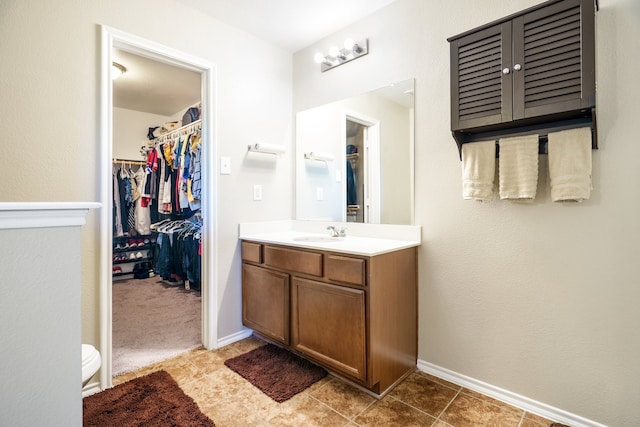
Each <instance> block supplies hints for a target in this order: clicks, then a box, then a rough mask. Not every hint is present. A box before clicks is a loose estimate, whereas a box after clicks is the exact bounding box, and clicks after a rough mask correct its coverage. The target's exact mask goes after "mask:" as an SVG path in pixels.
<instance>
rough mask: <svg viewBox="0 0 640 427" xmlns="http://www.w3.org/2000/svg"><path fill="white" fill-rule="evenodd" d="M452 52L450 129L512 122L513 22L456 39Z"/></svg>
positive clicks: (452, 45) (453, 42) (451, 46)
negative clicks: (505, 71)
mask: <svg viewBox="0 0 640 427" xmlns="http://www.w3.org/2000/svg"><path fill="white" fill-rule="evenodd" d="M450 49H451V130H464V129H470V128H476V127H482V126H488V125H494V124H497V123H504V122H508V121H511V118H512V78H511V22H505V23H502V24H497V25H495V26H493V27H490V28H486V29H484V30H481V31H477V32H475V33H472V34H469V35H467V36H464V37H461V38H459V39H456V40H453V41H452V42H451V44H450ZM503 69H508V70H509V71H508V74H504V73H503Z"/></svg>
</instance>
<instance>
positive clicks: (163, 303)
mask: <svg viewBox="0 0 640 427" xmlns="http://www.w3.org/2000/svg"><path fill="white" fill-rule="evenodd" d="M112 289H113V303H112V305H113V323H112V324H113V361H112V363H113V364H112V375H113V376H117V375H120V374H124V373H126V372H131V371H134V370H136V369H139V368H142V367H144V366H148V365H151V364H153V363H156V362H159V361H161V360H165V359H168V358H170V357H173V356H177V355H178V354H181V353H184V352H187V351H189V350H193V349H194V348H198V347H200V346H201V345H202V337H201V332H200V331H201V327H200V325H201V320H200V319H201V312H202V303H201V297H200V292H199V291H195V290H191V291H189V290H185V289H184V287H183V286H172V285H169V284H166V283H164V282H163V281H162V280H161V279H160V278H159V277H152V278H149V279H142V280H135V279H131V280H122V281H114V282H113V288H112Z"/></svg>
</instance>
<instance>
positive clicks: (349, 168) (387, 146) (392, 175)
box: [296, 79, 414, 224]
mask: <svg viewBox="0 0 640 427" xmlns="http://www.w3.org/2000/svg"><path fill="white" fill-rule="evenodd" d="M413 92H414V81H413V79H409V80H405V81H403V82H399V83H396V84H393V85H389V86H385V87H383V88H380V89H377V90H374V91H372V92H368V93H366V94H363V95H359V96H355V97H352V98H348V99H345V100H342V101H338V102H334V103H331V104H327V105H323V106H320V107H316V108H312V109H309V110H305V111H301V112H299V113H297V115H296V219H299V220H322V221H345V222H367V223H381V224H413V197H414V194H413V188H414V166H413V165H414V164H413V113H414V102H413V99H414V97H413ZM310 153H322V154H323V155H324V156H323V158H322V159H314V158H311V156H309V154H310ZM305 154H306V155H305Z"/></svg>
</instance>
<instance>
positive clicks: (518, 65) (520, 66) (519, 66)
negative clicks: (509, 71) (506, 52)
mask: <svg viewBox="0 0 640 427" xmlns="http://www.w3.org/2000/svg"><path fill="white" fill-rule="evenodd" d="M513 69H514V70H515V71H520V70H522V65H520V64H516V65H514V66H513Z"/></svg>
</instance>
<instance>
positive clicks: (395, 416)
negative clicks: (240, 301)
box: [113, 337, 552, 427]
mask: <svg viewBox="0 0 640 427" xmlns="http://www.w3.org/2000/svg"><path fill="white" fill-rule="evenodd" d="M264 344H265V342H264V341H262V340H260V339H258V338H256V337H249V338H247V339H244V340H241V341H238V342H236V343H234V344H231V345H228V346H226V347H223V348H220V349H218V350H215V351H209V350H205V349H198V350H194V351H191V352H188V353H185V354H182V355H180V356H177V357H174V358H172V359H169V360H166V361H163V362H160V363H156V364H154V365H152V366H148V367H145V368H142V369H140V370H138V371H135V372H131V373H129V374H124V375H121V376H119V377H117V378H114V381H113V383H114V385H116V384H120V383H122V382H124V381H127V380H130V379H132V378H134V377H138V376H142V375H146V374H149V373H151V372H153V371H157V370H160V369H164V370H165V371H167V372H169V373H170V374H171V375H172V376H173V378H174V379H175V380H176V382H177V383H178V384H179V385H180V387H181V388H182V390H184V392H185V393H186V394H188V395H189V396H191V397H192V398H193V399H194V400H195V401H196V402H197V403H198V405H199V406H200V409H201V410H202V412H203V413H204V414H206V415H207V416H208V417H209V418H211V419H212V420H213V422H214V423H215V424H216V426H217V427H228V426H242V427H247V426H305V427H307V426H323V427H331V426H348V427H357V426H361V427H365V426H403V427H408V426H434V427H465V426H495V427H502V426H505V427H506V426H513V427H543V426H550V425H551V423H552V421H550V420H547V419H544V418H541V417H539V416H537V415H534V414H531V413H528V412H525V411H523V410H521V409H518V408H515V407H513V406H510V405H507V404H505V403H502V402H500V401H497V400H495V399H492V398H490V397H488V396H484V395H482V394H479V393H476V392H474V391H471V390H468V389H466V388H463V387H460V386H458V385H455V384H452V383H450V382H447V381H444V380H442V379H439V378H437V377H434V376H431V375H429V374H426V373H423V372H420V371H417V370H416V371H415V372H414V373H412V374H411V375H409V376H408V377H407V378H406V379H405V380H404V381H403V382H402V383H400V384H399V385H398V386H397V387H395V388H394V389H393V390H392V391H391V392H390V393H389V394H387V395H386V396H385V397H384V398H382V399H380V400H377V399H375V398H374V397H372V396H370V395H368V394H366V393H364V392H362V391H360V390H358V389H356V388H355V387H352V386H351V385H349V384H346V383H345V382H343V381H341V380H340V379H338V378H335V377H333V376H331V375H328V376H327V377H325V378H324V379H322V380H320V381H319V382H317V383H315V384H314V385H312V386H311V387H309V388H308V389H306V390H305V391H303V392H301V393H299V394H297V395H296V396H294V397H293V398H291V399H289V400H288V401H286V402H283V403H276V402H274V401H273V400H271V399H270V398H269V397H267V396H266V395H265V394H263V393H262V392H261V391H260V390H258V389H257V388H255V387H253V386H252V385H251V384H249V383H248V382H247V381H245V380H244V379H243V378H242V377H240V376H239V375H238V374H236V373H235V372H233V371H232V370H230V369H228V368H227V367H226V366H224V361H225V360H226V359H228V358H230V357H234V356H237V355H239V354H242V353H245V352H247V351H250V350H253V349H254V348H256V347H258V346H261V345H264Z"/></svg>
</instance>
